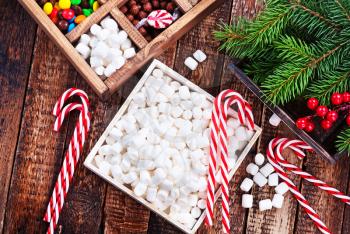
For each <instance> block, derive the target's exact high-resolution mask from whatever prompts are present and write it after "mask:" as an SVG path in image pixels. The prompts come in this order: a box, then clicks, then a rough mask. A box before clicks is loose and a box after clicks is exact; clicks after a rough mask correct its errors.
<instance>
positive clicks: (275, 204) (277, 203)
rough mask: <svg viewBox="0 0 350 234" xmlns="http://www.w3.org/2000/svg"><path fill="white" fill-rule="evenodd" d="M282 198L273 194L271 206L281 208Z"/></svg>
mask: <svg viewBox="0 0 350 234" xmlns="http://www.w3.org/2000/svg"><path fill="white" fill-rule="evenodd" d="M283 201H284V197H283V196H282V195H281V194H278V193H277V194H275V195H274V196H273V199H272V206H273V207H275V208H278V209H280V208H282V206H283Z"/></svg>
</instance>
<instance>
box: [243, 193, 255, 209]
mask: <svg viewBox="0 0 350 234" xmlns="http://www.w3.org/2000/svg"><path fill="white" fill-rule="evenodd" d="M242 207H243V208H252V207H253V195H251V194H243V195H242Z"/></svg>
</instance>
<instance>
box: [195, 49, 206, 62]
mask: <svg viewBox="0 0 350 234" xmlns="http://www.w3.org/2000/svg"><path fill="white" fill-rule="evenodd" d="M193 57H194V58H195V59H196V60H197V61H198V62H200V63H202V62H204V61H205V60H206V59H207V55H206V54H204V52H203V51H201V50H197V51H196V52H194V53H193Z"/></svg>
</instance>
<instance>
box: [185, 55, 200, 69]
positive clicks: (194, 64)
mask: <svg viewBox="0 0 350 234" xmlns="http://www.w3.org/2000/svg"><path fill="white" fill-rule="evenodd" d="M185 65H186V66H187V67H188V68H189V69H191V70H192V71H194V70H196V69H197V67H198V62H197V61H196V60H194V59H193V58H192V57H188V58H186V60H185Z"/></svg>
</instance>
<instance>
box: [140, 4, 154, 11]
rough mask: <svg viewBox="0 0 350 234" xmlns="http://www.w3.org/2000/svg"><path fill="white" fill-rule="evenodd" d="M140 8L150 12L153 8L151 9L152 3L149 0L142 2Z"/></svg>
mask: <svg viewBox="0 0 350 234" xmlns="http://www.w3.org/2000/svg"><path fill="white" fill-rule="evenodd" d="M142 8H143V10H144V11H145V12H151V11H152V10H153V9H152V4H151V3H149V2H148V3H145V4H143V6H142Z"/></svg>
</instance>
